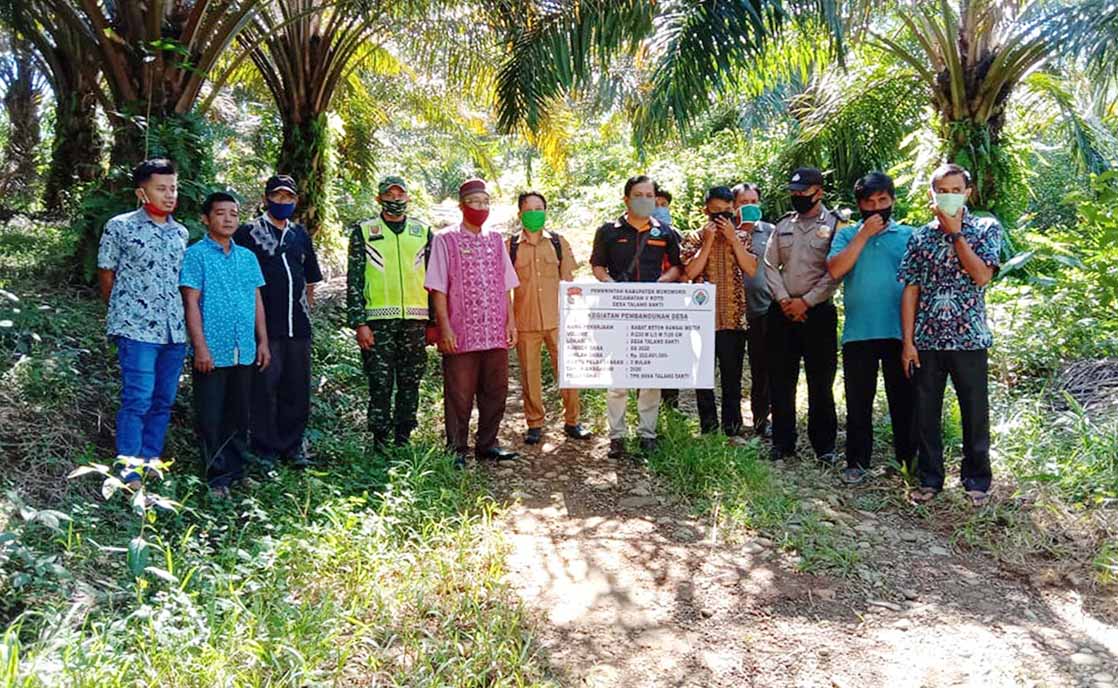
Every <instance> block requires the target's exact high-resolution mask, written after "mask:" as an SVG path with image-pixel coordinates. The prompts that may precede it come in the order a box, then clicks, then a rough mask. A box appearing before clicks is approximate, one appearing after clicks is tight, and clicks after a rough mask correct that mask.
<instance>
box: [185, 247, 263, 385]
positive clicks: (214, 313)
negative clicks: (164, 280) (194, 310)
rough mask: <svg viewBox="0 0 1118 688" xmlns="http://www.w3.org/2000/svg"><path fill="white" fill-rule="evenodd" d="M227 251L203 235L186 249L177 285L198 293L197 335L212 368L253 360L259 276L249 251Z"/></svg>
mask: <svg viewBox="0 0 1118 688" xmlns="http://www.w3.org/2000/svg"><path fill="white" fill-rule="evenodd" d="M229 249H230V250H229V252H228V253H226V252H225V249H223V248H222V247H221V244H219V243H217V242H216V241H214V240H213V239H211V238H210V237H209V236H208V235H207V236H206V237H204V238H203V239H202V240H201V241H199V242H198V243H196V244H194V245H193V246H191V247H190V248H188V249H186V257H185V258H184V259H183V261H182V275H180V277H179V286H182V287H190V288H191V289H197V290H198V291H200V292H201V295H200V298H199V300H198V307H199V309H200V310H201V311H202V335H203V336H204V337H205V339H206V346H207V347H208V348H209V350H210V355H211V356H213V359H214V367H215V368H225V367H228V366H235V365H251V364H252V362H253V361H254V360H256V290H257V289H258V288H260V287H262V286H264V275H263V274H261V272H260V264H259V263H258V262H257V260H256V256H254V255H253V253H252V251H250V250H248V249H247V248H245V247H243V246H238V245H236V244H233V243H231V244H230V246H229Z"/></svg>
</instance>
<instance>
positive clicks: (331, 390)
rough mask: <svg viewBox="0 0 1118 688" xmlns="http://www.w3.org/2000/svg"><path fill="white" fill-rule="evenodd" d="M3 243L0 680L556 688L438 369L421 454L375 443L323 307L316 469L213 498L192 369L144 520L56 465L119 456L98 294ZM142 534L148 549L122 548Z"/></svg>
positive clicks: (340, 340)
mask: <svg viewBox="0 0 1118 688" xmlns="http://www.w3.org/2000/svg"><path fill="white" fill-rule="evenodd" d="M0 234H2V232H0ZM48 234H49V233H48ZM4 240H5V241H13V242H15V243H18V244H20V245H23V242H26V243H27V247H26V249H25V251H24V253H23V255H25V256H26V260H25V259H24V258H20V259H19V260H20V261H25V262H20V263H19V264H18V265H16V266H15V267H13V265H12V263H11V262H9V261H8V257H7V256H6V257H5V262H4V263H3V264H2V265H0V268H2V270H0V281H2V283H3V284H6V285H7V286H6V287H5V288H6V289H7V290H8V291H11V292H13V293H14V294H15V295H16V296H17V298H18V299H19V301H18V302H13V301H11V300H10V299H6V298H4V299H0V303H3V304H4V305H3V306H0V307H2V308H4V309H6V310H4V311H2V312H0V319H5V318H6V319H11V320H12V321H13V323H12V326H11V327H7V328H4V329H3V330H0V355H2V361H3V362H2V366H0V383H2V384H0V446H2V448H3V454H2V455H0V465H2V468H3V470H2V472H0V493H6V496H4V497H0V533H3V535H0V627H2V628H3V629H4V630H3V632H2V634H0V635H2V638H3V640H2V641H0V686H5V687H7V686H21V687H22V686H53V685H72V686H97V687H98V688H101V687H103V686H110V687H111V686H136V685H152V686H155V685H158V686H199V687H202V686H206V687H210V686H217V685H236V686H300V687H302V686H326V685H339V684H341V685H348V684H361V685H401V686H403V685H407V686H543V685H553V684H552V683H551V682H550V681H549V679H548V677H547V671H546V665H545V663H544V662H543V661H542V660H541V659H540V658H539V657H537V654H536V646H535V644H534V642H533V638H532V633H531V629H530V628H528V627H527V626H526V624H525V617H524V615H523V613H522V611H521V609H520V606H519V603H518V601H517V600H516V598H515V597H514V596H513V595H512V593H511V592H510V591H509V590H508V589H507V588H506V586H505V584H504V583H503V581H502V577H503V575H504V571H505V570H504V563H503V561H504V545H503V543H502V541H501V538H500V532H499V528H498V527H497V526H496V524H495V523H494V518H495V517H496V516H497V515H498V514H499V507H498V505H497V504H495V503H494V502H493V500H492V499H491V498H490V497H489V491H488V489H487V486H486V485H485V484H484V483H483V481H482V479H481V478H480V477H479V476H478V475H477V474H475V473H472V472H466V473H463V472H460V471H455V470H454V469H453V468H452V467H451V462H450V459H449V457H448V456H447V455H446V454H445V452H444V451H443V449H442V448H441V441H439V439H440V437H439V431H438V427H437V426H438V425H439V424H438V412H439V411H440V410H441V404H440V403H438V399H439V398H440V396H441V395H440V386H441V379H440V376H439V373H438V367H437V365H432V366H430V367H429V370H428V376H427V379H426V380H425V382H424V385H423V388H422V391H421V394H422V409H423V410H422V417H421V429H420V431H419V432H418V433H417V443H416V445H415V447H414V448H412V449H407V450H397V451H395V452H393V453H391V454H389V455H382V454H380V453H376V452H373V451H372V450H371V449H370V446H369V445H370V442H369V437H368V436H367V435H366V433H365V431H364V428H365V403H366V399H367V391H366V381H365V377H364V375H363V373H362V372H361V366H360V357H359V356H358V353H357V348H356V346H355V345H354V343H353V342H352V335H351V333H349V332H348V331H347V330H345V329H343V328H341V326H340V312H339V309H338V304H337V303H333V304H326V305H324V307H322V308H321V309H320V310H319V312H318V313H317V315H316V327H317V329H316V333H317V336H316V342H315V352H314V356H315V370H314V372H315V376H316V388H315V396H314V404H313V409H312V423H311V425H312V428H313V432H312V438H313V440H314V447H315V450H316V452H317V454H318V459H319V462H320V463H319V466H318V467H317V468H316V469H314V470H308V471H304V472H298V471H293V470H288V469H281V470H280V471H279V473H278V475H277V477H276V478H275V479H274V480H269V481H266V482H263V483H262V484H261V485H260V486H258V487H256V488H254V489H252V490H244V491H239V492H235V493H234V495H235V499H234V500H232V501H230V502H213V501H211V500H210V499H209V497H208V496H207V494H206V490H205V485H204V482H203V481H202V480H201V479H200V478H199V475H200V468H199V466H198V457H197V447H196V444H195V440H194V437H193V433H192V431H191V429H190V426H189V422H190V421H189V418H190V414H189V403H188V402H189V399H190V389H189V382H188V381H187V382H185V383H184V385H183V386H182V387H181V388H180V393H179V400H178V403H177V405H176V408H175V412H174V422H173V426H172V428H171V431H170V434H169V444H168V448H167V452H166V455H167V456H168V457H173V458H174V459H175V460H176V462H175V464H174V465H173V466H172V467H171V469H170V471H169V473H168V475H167V477H166V479H165V480H164V481H163V482H161V483H159V484H157V485H151V486H149V487H150V489H152V490H154V491H157V492H158V493H160V494H161V495H164V496H166V497H167V498H169V499H171V500H174V501H175V502H178V503H180V504H181V507H179V508H178V509H177V510H175V511H167V510H162V509H156V510H142V515H141V516H137V515H136V513H135V512H134V510H133V509H132V508H131V507H130V505H128V504H127V503H126V501H125V500H124V499H122V496H119V495H118V496H115V497H113V498H112V499H110V500H108V501H106V500H104V499H102V498H101V497H100V495H99V485H100V480H99V479H98V478H96V477H95V476H84V477H80V478H77V479H75V480H72V481H67V480H66V478H65V476H66V475H67V474H68V473H69V472H70V471H71V470H72V469H73V468H74V466H75V465H78V464H85V463H89V462H92V461H99V462H102V463H107V461H108V457H111V455H112V436H111V433H110V432H109V430H108V427H107V424H106V420H107V419H111V414H112V413H113V411H114V410H115V408H116V396H117V394H118V381H117V379H116V378H117V376H116V372H115V363H114V352H113V350H112V348H111V346H109V344H108V343H107V342H106V341H105V339H104V337H103V335H102V334H101V332H102V329H103V317H104V316H103V307H102V306H101V305H100V304H99V303H97V302H95V301H93V300H91V299H90V298H88V296H89V295H90V292H86V291H76V290H73V289H70V288H67V287H65V286H58V285H57V284H52V283H51V282H52V281H53V280H48V279H45V278H43V277H41V274H37V273H35V271H34V270H33V269H32V267H33V265H34V263H35V262H36V261H47V262H51V263H56V262H57V253H56V250H58V248H59V247H60V246H63V245H64V242H63V241H61V240H56V237H55V238H52V237H51V236H48V238H47V239H46V240H45V241H47V243H48V244H49V245H48V246H47V247H45V248H44V247H42V246H41V245H39V244H36V242H35V241H34V237H31V238H29V237H28V236H27V235H23V238H22V239H20V240H19V241H15V239H11V238H4ZM36 246H37V248H36ZM12 275H16V276H18V279H12ZM0 296H3V295H0ZM43 305H48V306H50V310H40V308H39V307H40V306H43ZM14 309H18V311H19V312H13V310H14ZM32 334H35V335H37V336H35V337H33V336H32ZM433 358H434V357H433ZM432 362H434V361H432ZM67 517H69V520H67ZM140 534H142V535H143V538H144V540H145V541H146V543H147V547H146V549H145V550H143V555H142V556H143V557H144V558H146V559H145V560H142V561H141V559H140V555H139V554H138V552H140V550H139V549H136V548H135V547H134V548H133V549H134V552H133V555H132V556H131V557H130V556H129V554H128V553H127V550H128V547H129V543H130V542H131V541H133V539H134V538H135V537H136V536H137V535H140ZM130 562H131V563H134V564H136V563H138V564H140V565H139V567H138V568H133V567H132V566H130V565H129V564H130ZM145 567H146V568H145Z"/></svg>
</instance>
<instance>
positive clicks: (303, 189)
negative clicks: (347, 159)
mask: <svg viewBox="0 0 1118 688" xmlns="http://www.w3.org/2000/svg"><path fill="white" fill-rule="evenodd" d="M331 145H332V141H331V135H330V123H329V117H328V116H327V114H326V113H319V114H317V115H313V116H311V117H310V118H308V119H307V120H305V121H302V122H295V121H292V120H285V121H284V123H283V147H282V148H281V149H280V155H279V161H278V163H277V165H276V169H277V171H278V172H279V173H280V174H289V175H291V176H292V177H294V178H295V180H296V181H297V182H298V183H299V210H298V213H299V215H298V216H299V219H300V220H301V221H302V222H303V224H304V226H306V228H307V231H308V232H310V234H311V236H314V235H315V234H317V233H318V232H319V231H320V230H322V229H323V228H330V227H332V226H333V224H334V222H335V219H336V212H335V209H334V204H333V201H332V199H331V194H330V190H331V186H332V185H333V183H334V176H335V173H336V168H335V165H334V160H333V151H332V150H331Z"/></svg>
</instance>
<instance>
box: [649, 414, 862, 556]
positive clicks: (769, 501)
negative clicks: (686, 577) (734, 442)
mask: <svg viewBox="0 0 1118 688" xmlns="http://www.w3.org/2000/svg"><path fill="white" fill-rule="evenodd" d="M696 429H697V423H696V422H695V421H694V420H692V419H688V418H687V417H685V416H684V415H683V414H681V413H679V412H678V411H674V410H673V411H667V412H663V413H661V420H660V436H661V442H660V447H659V449H658V451H657V452H656V453H655V454H654V455H653V456H652V457H650V458H649V461H648V465H649V468H650V469H651V470H652V471H653V472H654V473H656V474H658V475H659V476H660V477H661V478H662V479H664V480H665V481H666V482H667V484H668V485H669V486H670V487H671V488H672V489H673V490H674V491H675V492H676V493H678V494H679V495H680V496H682V497H684V498H685V499H687V500H688V501H689V502H690V504H691V505H692V507H693V508H694V509H695V510H696V511H698V512H699V513H701V514H704V515H706V516H708V517H709V518H710V519H711V520H712V521H713V522H714V523H715V525H716V527H717V528H718V530H719V531H720V532H722V533H723V534H724V536H725V537H727V538H731V539H734V538H740V537H741V536H742V535H743V534H745V533H746V532H751V531H752V532H759V533H761V534H762V535H764V536H765V537H767V538H769V539H771V540H773V542H774V543H776V544H777V545H778V546H780V547H781V548H783V549H785V550H787V551H789V552H791V553H794V554H793V559H792V560H793V562H794V563H795V565H796V566H797V568H799V569H800V570H801V571H807V572H817V571H827V572H830V573H835V574H839V575H849V574H851V573H852V572H853V571H854V568H855V566H857V564H858V563H859V562H860V561H861V555H860V554H859V552H858V551H857V549H856V547H855V545H856V541H855V540H854V538H853V536H852V535H851V534H850V533H849V532H848V531H846V530H845V529H839V528H836V527H835V523H834V521H833V520H829V518H828V513H829V512H833V507H832V506H831V505H830V504H828V503H827V502H825V501H822V500H818V499H814V500H813V499H803V498H801V496H800V495H799V494H798V493H797V491H796V490H795V488H794V486H792V485H790V484H788V483H787V482H785V481H782V480H781V476H780V475H779V473H778V472H777V471H776V469H774V468H773V467H772V466H771V465H770V464H768V463H767V459H764V458H762V454H761V452H763V451H765V450H766V447H765V446H764V445H762V444H761V442H760V441H759V440H756V439H754V440H752V441H751V442H750V443H749V444H747V445H745V446H741V447H735V446H731V445H729V444H728V443H727V442H726V438H725V437H723V436H721V435H710V436H698V437H696V432H695V431H696Z"/></svg>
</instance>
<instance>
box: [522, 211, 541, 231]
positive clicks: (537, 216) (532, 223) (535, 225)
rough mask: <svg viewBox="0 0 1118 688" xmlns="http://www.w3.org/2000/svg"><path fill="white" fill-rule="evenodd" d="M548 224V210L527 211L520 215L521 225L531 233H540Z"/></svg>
mask: <svg viewBox="0 0 1118 688" xmlns="http://www.w3.org/2000/svg"><path fill="white" fill-rule="evenodd" d="M546 222H547V211H546V210H525V211H524V212H522V213H520V224H522V225H524V229H526V230H528V231H529V232H538V231H540V230H541V229H543V226H544V223H546Z"/></svg>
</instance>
